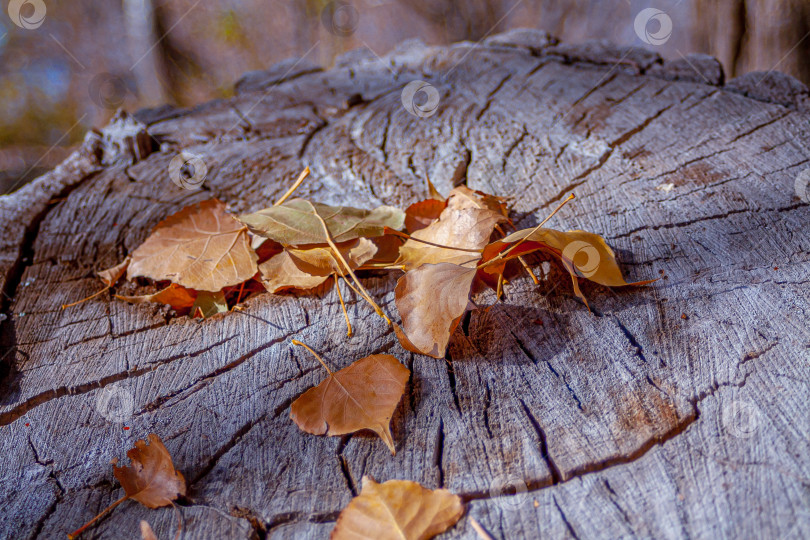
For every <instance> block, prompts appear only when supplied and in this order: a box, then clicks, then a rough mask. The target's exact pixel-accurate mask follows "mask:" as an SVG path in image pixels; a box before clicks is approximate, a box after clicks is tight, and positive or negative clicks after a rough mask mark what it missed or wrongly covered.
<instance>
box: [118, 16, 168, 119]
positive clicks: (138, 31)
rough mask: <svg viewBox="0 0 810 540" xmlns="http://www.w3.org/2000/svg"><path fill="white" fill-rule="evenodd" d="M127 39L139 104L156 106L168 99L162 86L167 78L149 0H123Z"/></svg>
mask: <svg viewBox="0 0 810 540" xmlns="http://www.w3.org/2000/svg"><path fill="white" fill-rule="evenodd" d="M123 9H124V20H125V21H126V31H127V41H128V44H129V49H130V53H131V55H132V61H133V65H132V68H130V71H132V74H133V75H134V77H135V81H136V84H137V86H138V94H139V97H140V101H141V104H142V105H145V106H155V105H159V104H161V103H166V102H167V101H169V93H168V92H167V91H166V89H165V88H164V85H163V81H165V80H166V77H165V68H164V64H163V62H162V58H161V50H162V49H161V46H160V41H161V37H162V36H160V35H158V32H157V24H156V16H157V15H156V12H155V6H154V3H153V2H152V0H123Z"/></svg>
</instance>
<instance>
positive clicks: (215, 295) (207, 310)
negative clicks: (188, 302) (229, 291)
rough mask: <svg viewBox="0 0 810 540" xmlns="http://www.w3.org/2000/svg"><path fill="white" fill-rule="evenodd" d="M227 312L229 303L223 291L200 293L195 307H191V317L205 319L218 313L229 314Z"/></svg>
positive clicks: (195, 301)
mask: <svg viewBox="0 0 810 540" xmlns="http://www.w3.org/2000/svg"><path fill="white" fill-rule="evenodd" d="M227 311H228V301H227V300H226V299H225V293H223V292H222V291H217V292H208V291H199V292H198V293H197V298H195V299H194V305H193V306H191V315H192V316H194V317H198V316H199V317H202V318H203V319H207V318H208V317H213V316H214V315H216V314H217V313H227Z"/></svg>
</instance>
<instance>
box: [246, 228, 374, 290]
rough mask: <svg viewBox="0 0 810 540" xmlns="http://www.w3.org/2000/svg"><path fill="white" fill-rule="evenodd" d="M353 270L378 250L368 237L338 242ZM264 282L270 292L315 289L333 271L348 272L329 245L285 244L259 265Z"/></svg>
mask: <svg viewBox="0 0 810 540" xmlns="http://www.w3.org/2000/svg"><path fill="white" fill-rule="evenodd" d="M336 245H337V247H338V251H340V253H341V254H342V255H343V258H344V259H345V260H346V262H348V263H349V266H350V267H351V268H352V270H355V269H357V268H359V267H360V266H362V265H363V264H364V263H365V262H366V261H368V260H370V259H371V258H372V257H374V255H375V254H376V253H377V247H376V246H375V245H374V243H373V242H371V241H370V240H368V239H366V238H356V239H354V240H350V241H348V242H343V243H341V244H336ZM259 272H260V273H261V276H262V284H263V285H264V286H265V288H266V289H267V290H268V291H270V292H278V291H281V290H284V289H312V288H314V287H317V286H318V285H320V284H321V283H323V282H324V281H326V280H327V279H328V278H329V277H330V276H331V275H332V274H337V275H339V276H343V275H345V273H346V270H345V268H344V267H343V265H342V264H340V263H338V261H337V259H336V258H335V256H334V254H333V252H332V248H330V247H329V246H328V245H325V244H324V245H314V246H312V245H310V246H307V248H306V249H303V248H301V249H298V248H285V249H284V250H283V251H282V252H281V253H279V254H277V255H274V256H273V257H271V258H270V259H269V260H267V261H266V262H263V263H262V264H260V265H259Z"/></svg>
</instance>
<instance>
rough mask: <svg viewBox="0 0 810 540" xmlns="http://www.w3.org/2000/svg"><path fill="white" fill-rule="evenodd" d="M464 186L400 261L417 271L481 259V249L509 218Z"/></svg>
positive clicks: (409, 244) (412, 241)
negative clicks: (425, 266) (441, 264)
mask: <svg viewBox="0 0 810 540" xmlns="http://www.w3.org/2000/svg"><path fill="white" fill-rule="evenodd" d="M461 187H463V186H459V187H457V188H455V189H454V190H453V191H452V192H451V193H450V197H449V198H448V199H447V208H445V209H444V210H443V211H442V213H441V216H440V217H439V219H438V221H435V222H433V223H431V224H430V225H428V226H427V227H425V228H423V229H420V230H417V231H416V232H414V233H413V234H412V235H411V238H410V239H408V240H407V241H406V242H405V243H404V244H403V245H402V247H401V248H400V250H399V253H400V255H399V259H398V260H397V262H396V264H398V265H402V266H404V267H405V269H406V270H413V269H414V268H418V267H419V266H421V265H423V264H436V263H441V262H447V263H453V264H458V265H468V264H473V263H475V262H477V261H478V259H479V258H480V257H481V254H480V250H482V249H483V248H484V247H485V246H486V245H487V243H489V239H490V236H492V231H493V230H494V229H495V226H496V225H498V224H499V223H503V222H506V221H508V219H507V217H506V216H505V215H504V214H503V213H501V212H500V210H493V209H492V208H489V207H487V203H485V202H484V201H483V200H477V199H476V195H475V192H473V191H472V190H469V189H467V188H464V189H460V188H461ZM476 205H477V206H476ZM426 242H427V243H426ZM430 244H435V245H430ZM439 246H447V247H439ZM452 248H457V249H452Z"/></svg>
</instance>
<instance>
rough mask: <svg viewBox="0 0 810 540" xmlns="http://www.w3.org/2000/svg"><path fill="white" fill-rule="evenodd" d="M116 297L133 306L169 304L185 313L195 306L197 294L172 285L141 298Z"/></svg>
mask: <svg viewBox="0 0 810 540" xmlns="http://www.w3.org/2000/svg"><path fill="white" fill-rule="evenodd" d="M115 297H116V298H119V299H121V300H125V301H127V302H132V303H133V304H140V303H143V302H157V303H159V304H168V305H169V306H171V307H172V309H175V310H177V311H185V310H188V309H190V308H191V306H193V305H194V300H195V299H196V298H197V293H195V292H194V291H191V290H189V289H186V288H184V287H181V286H180V285H176V284H174V283H172V284H170V285H169V286H168V287H166V288H165V289H161V290H159V291H158V292H156V293H152V294H145V295H141V296H123V295H118V294H116V295H115Z"/></svg>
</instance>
